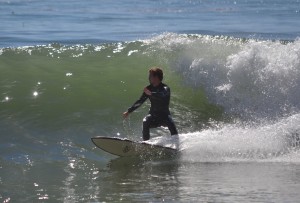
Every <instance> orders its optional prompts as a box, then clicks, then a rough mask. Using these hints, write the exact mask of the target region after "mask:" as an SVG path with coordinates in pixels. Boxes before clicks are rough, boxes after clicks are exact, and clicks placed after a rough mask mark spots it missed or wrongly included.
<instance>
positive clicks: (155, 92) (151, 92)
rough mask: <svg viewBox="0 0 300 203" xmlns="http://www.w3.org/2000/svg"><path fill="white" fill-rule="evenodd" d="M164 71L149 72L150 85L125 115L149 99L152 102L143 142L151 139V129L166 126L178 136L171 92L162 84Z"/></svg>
mask: <svg viewBox="0 0 300 203" xmlns="http://www.w3.org/2000/svg"><path fill="white" fill-rule="evenodd" d="M162 80H163V71H162V69H160V68H158V67H153V68H151V69H150V70H149V82H150V85H148V86H147V87H145V88H144V92H143V94H142V95H141V97H140V98H139V99H138V100H137V101H136V102H135V103H134V104H133V105H132V106H131V107H130V108H128V110H127V111H126V112H124V113H123V116H124V118H127V117H128V115H129V114H130V113H132V112H133V111H134V110H136V109H137V108H139V107H140V106H141V105H142V104H143V103H144V102H145V101H146V100H147V99H149V100H150V102H151V107H150V110H149V114H148V115H147V116H146V117H145V118H144V119H143V140H144V141H146V140H149V139H150V128H157V127H160V126H166V127H168V129H169V130H170V133H171V135H176V134H178V132H177V129H176V126H175V124H174V121H173V119H172V117H171V114H170V110H169V104H170V96H171V90H170V88H169V87H168V86H167V85H166V84H164V83H162Z"/></svg>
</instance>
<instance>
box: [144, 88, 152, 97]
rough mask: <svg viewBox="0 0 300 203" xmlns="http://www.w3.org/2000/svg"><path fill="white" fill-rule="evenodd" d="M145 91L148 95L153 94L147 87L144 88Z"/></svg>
mask: <svg viewBox="0 0 300 203" xmlns="http://www.w3.org/2000/svg"><path fill="white" fill-rule="evenodd" d="M144 92H145V94H146V95H148V96H150V95H151V94H152V92H151V91H150V90H148V88H147V87H145V88H144Z"/></svg>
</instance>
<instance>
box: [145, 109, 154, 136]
mask: <svg viewBox="0 0 300 203" xmlns="http://www.w3.org/2000/svg"><path fill="white" fill-rule="evenodd" d="M152 120H153V119H152V116H151V115H150V114H149V115H147V116H146V117H145V118H144V119H143V140H144V141H146V140H149V139H150V127H151V123H152Z"/></svg>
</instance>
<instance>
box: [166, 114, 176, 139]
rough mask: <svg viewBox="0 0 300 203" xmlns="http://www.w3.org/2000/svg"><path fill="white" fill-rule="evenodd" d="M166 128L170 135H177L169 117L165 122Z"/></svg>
mask: <svg viewBox="0 0 300 203" xmlns="http://www.w3.org/2000/svg"><path fill="white" fill-rule="evenodd" d="M166 126H167V127H168V128H169V130H170V133H171V135H178V131H177V129H176V126H175V123H174V121H173V119H172V117H171V116H170V115H169V116H168V118H167V120H166Z"/></svg>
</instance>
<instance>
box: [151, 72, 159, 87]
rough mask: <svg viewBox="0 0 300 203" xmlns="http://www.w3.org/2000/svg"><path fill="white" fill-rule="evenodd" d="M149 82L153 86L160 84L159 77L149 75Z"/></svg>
mask: <svg viewBox="0 0 300 203" xmlns="http://www.w3.org/2000/svg"><path fill="white" fill-rule="evenodd" d="M149 82H150V84H151V85H153V86H157V85H159V83H160V80H159V78H158V77H157V76H154V75H152V74H149Z"/></svg>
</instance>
